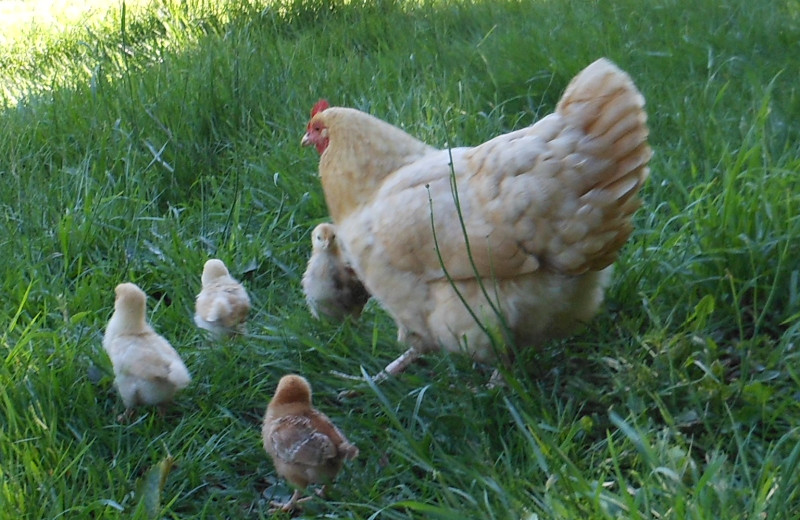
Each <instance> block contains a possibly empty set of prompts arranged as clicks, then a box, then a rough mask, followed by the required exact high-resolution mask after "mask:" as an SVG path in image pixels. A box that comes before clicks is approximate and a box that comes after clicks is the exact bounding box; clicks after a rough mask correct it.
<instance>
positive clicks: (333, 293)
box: [302, 223, 369, 320]
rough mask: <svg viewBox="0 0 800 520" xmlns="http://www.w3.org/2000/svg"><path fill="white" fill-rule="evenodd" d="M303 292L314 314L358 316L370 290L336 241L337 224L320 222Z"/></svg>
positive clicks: (304, 280)
mask: <svg viewBox="0 0 800 520" xmlns="http://www.w3.org/2000/svg"><path fill="white" fill-rule="evenodd" d="M302 285H303V292H304V293H305V295H306V303H307V304H308V308H309V310H310V311H311V314H312V315H313V316H314V317H315V318H317V319H319V317H320V314H322V315H325V316H328V317H330V318H333V319H337V320H341V319H343V318H344V317H345V316H348V315H349V316H352V317H354V318H358V317H359V316H361V311H362V309H363V308H364V305H365V304H366V303H367V300H369V292H368V291H367V289H366V288H365V287H364V284H362V283H361V280H359V279H358V276H356V273H355V272H354V271H353V269H352V268H351V267H350V265H349V264H348V263H347V261H346V260H345V259H344V256H343V255H342V251H341V250H340V249H339V244H338V243H337V241H336V227H335V226H334V225H333V224H327V223H326V224H320V225H318V226H317V227H315V228H314V231H313V232H312V233H311V258H309V260H308V267H307V268H306V272H305V273H304V274H303V280H302Z"/></svg>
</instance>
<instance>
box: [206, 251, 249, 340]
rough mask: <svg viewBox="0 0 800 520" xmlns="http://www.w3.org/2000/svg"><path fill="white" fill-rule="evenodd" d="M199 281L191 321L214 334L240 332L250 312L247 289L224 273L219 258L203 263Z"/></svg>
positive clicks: (223, 334) (218, 335)
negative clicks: (199, 286) (200, 285)
mask: <svg viewBox="0 0 800 520" xmlns="http://www.w3.org/2000/svg"><path fill="white" fill-rule="evenodd" d="M201 282H202V284H203V287H202V289H201V290H200V293H199V294H198V295H197V300H196V301H195V315H194V322H195V323H196V324H197V326H198V327H200V328H202V329H206V330H208V331H210V332H211V333H213V334H214V335H215V336H217V337H221V336H226V335H232V334H243V333H244V332H245V331H246V330H245V320H246V319H247V315H248V314H249V313H250V297H249V296H248V295H247V291H246V290H245V288H244V287H243V286H242V284H241V283H239V281H238V280H236V279H235V278H233V277H232V276H231V275H230V273H229V272H228V268H227V267H226V266H225V263H223V261H222V260H219V259H217V258H212V259H211V260H208V261H207V262H206V263H205V265H204V266H203V275H202V277H201Z"/></svg>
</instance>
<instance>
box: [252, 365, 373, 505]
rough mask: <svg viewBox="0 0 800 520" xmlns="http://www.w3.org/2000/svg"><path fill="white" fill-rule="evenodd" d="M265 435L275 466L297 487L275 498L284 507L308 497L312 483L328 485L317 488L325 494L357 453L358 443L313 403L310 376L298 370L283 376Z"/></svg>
mask: <svg viewBox="0 0 800 520" xmlns="http://www.w3.org/2000/svg"><path fill="white" fill-rule="evenodd" d="M261 436H262V440H263V442H264V449H265V450H266V452H267V453H268V454H269V455H270V457H272V462H273V464H274V465H275V470H276V471H277V472H278V474H279V475H281V476H282V477H284V478H285V479H286V480H288V481H289V483H291V484H292V486H294V487H295V491H294V493H293V494H292V497H291V498H290V499H289V501H288V502H286V503H285V504H280V503H273V505H274V506H276V508H277V509H282V510H283V511H291V510H292V509H294V508H295V507H297V504H298V503H299V502H302V501H304V500H307V498H304V499H301V498H300V497H301V496H302V490H303V489H305V488H306V487H307V486H308V485H309V484H323V486H322V488H320V491H319V493H318V494H320V496H323V495H324V492H325V485H326V484H328V483H329V482H331V481H332V480H333V479H334V478H335V477H336V475H338V474H339V471H340V470H341V469H342V465H343V464H344V461H345V460H351V459H354V458H356V457H357V456H358V448H357V447H356V446H355V445H354V444H352V443H350V441H348V440H347V438H346V437H345V436H344V434H343V433H342V432H341V431H340V430H339V429H338V428H337V427H336V426H335V425H334V424H333V422H331V420H330V419H329V418H328V417H327V416H326V415H325V414H324V413H322V412H320V411H319V410H317V409H315V408H314V407H313V405H312V404H311V386H310V385H309V384H308V381H307V380H306V379H305V378H304V377H302V376H298V375H294V374H290V375H286V376H283V377H282V378H281V380H280V381H278V388H276V389H275V395H274V396H273V398H272V400H271V401H270V402H269V405H267V412H266V414H265V415H264V422H263V425H262V429H261Z"/></svg>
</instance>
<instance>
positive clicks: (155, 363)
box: [103, 283, 192, 420]
mask: <svg viewBox="0 0 800 520" xmlns="http://www.w3.org/2000/svg"><path fill="white" fill-rule="evenodd" d="M115 293H116V299H115V301H114V314H113V315H112V316H111V319H110V320H109V321H108V326H107V327H106V331H105V334H104V335H103V348H104V349H105V351H106V352H107V353H108V357H109V358H110V359H111V364H112V365H113V367H114V384H115V385H116V387H117V390H118V391H119V395H120V397H122V402H123V403H125V413H124V414H122V415H120V416H119V417H118V418H117V419H118V420H123V419H127V418H130V417H131V416H132V415H133V409H134V408H135V407H136V406H139V405H157V406H158V407H159V410H160V411H161V412H163V410H164V406H165V405H166V404H168V403H169V402H171V401H172V398H173V397H174V395H175V393H176V392H177V391H178V390H181V389H183V388H186V386H187V385H188V384H189V383H190V382H191V380H192V378H191V376H190V375H189V371H188V370H187V368H186V365H184V364H183V361H182V360H181V357H180V355H179V354H178V353H177V352H176V351H175V349H174V348H172V346H171V345H170V344H169V342H168V341H167V340H166V339H164V338H163V337H162V336H160V335H159V334H156V332H155V331H154V330H153V328H152V327H151V326H150V324H148V323H147V319H146V316H145V313H146V306H147V301H146V300H147V297H146V295H145V293H144V291H142V290H141V289H140V288H139V287H137V286H136V285H135V284H132V283H123V284H120V285H118V286H117V287H116V289H115Z"/></svg>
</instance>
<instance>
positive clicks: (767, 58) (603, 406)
mask: <svg viewBox="0 0 800 520" xmlns="http://www.w3.org/2000/svg"><path fill="white" fill-rule="evenodd" d="M122 5H124V9H121V8H120V6H119V5H117V4H115V5H114V8H113V9H111V10H110V11H109V13H108V14H107V15H106V16H105V17H99V18H92V19H91V20H90V21H88V22H86V23H81V24H79V25H76V26H70V27H68V28H64V29H63V30H61V31H55V30H50V29H47V28H45V27H34V28H33V29H31V30H29V31H28V32H25V30H24V29H25V28H24V27H23V28H19V27H17V29H19V30H21V31H22V34H23V35H24V38H21V39H16V38H15V39H12V40H9V41H6V42H5V43H4V44H3V45H2V46H0V110H1V112H0V178H2V180H3V185H4V189H3V190H0V210H1V211H2V219H0V223H1V225H2V234H0V237H2V241H3V244H2V245H3V247H2V257H1V260H2V261H1V262H0V287H1V288H2V294H3V298H2V299H1V300H0V339H1V341H0V359H2V364H0V403H2V404H1V405H0V410H2V413H0V518H32V519H39V518H101V517H102V518H153V517H158V518H244V517H247V518H266V517H267V516H269V515H268V513H267V510H268V504H267V502H268V499H269V498H270V497H272V496H275V497H279V498H285V497H286V496H287V495H288V494H289V493H290V490H289V488H288V487H287V486H286V484H285V482H282V481H281V480H280V479H277V478H276V475H275V473H274V471H273V469H272V465H271V464H270V462H269V461H268V459H267V457H266V455H265V454H264V452H263V449H262V448H261V441H260V430H259V429H260V420H261V416H262V414H263V411H264V408H265V406H266V403H267V401H268V399H269V398H270V396H271V393H272V391H273V390H274V387H275V384H276V383H277V380H278V378H279V377H280V376H281V375H283V374H284V373H286V372H299V373H302V374H304V375H306V376H307V377H309V379H310V380H311V381H312V384H313V385H314V389H315V400H316V403H317V405H318V406H319V407H320V408H321V409H322V410H323V411H325V412H326V413H328V414H329V415H331V416H332V417H333V418H334V420H335V421H336V422H337V424H339V426H341V427H342V429H343V430H344V431H345V432H347V434H348V435H349V437H350V439H351V440H353V441H354V442H355V443H356V444H357V445H358V446H359V447H360V448H361V456H360V457H359V458H358V459H357V460H356V461H354V462H353V463H351V464H349V465H348V466H346V469H345V470H344V471H343V473H342V474H341V475H340V478H339V480H338V482H337V484H336V486H335V487H334V490H333V493H332V497H331V499H330V500H328V501H321V500H314V501H312V502H311V503H309V504H308V505H307V509H306V513H305V516H306V517H322V516H329V517H334V518H387V519H404V518H441V519H450V518H452V519H462V518H470V519H506V518H508V519H535V518H542V519H551V518H558V519H574V518H592V519H594V518H659V519H660V518H674V519H684V518H690V519H717V518H726V519H757V518H769V519H773V518H787V519H791V518H797V517H798V516H799V515H800V488H799V487H798V484H800V479H798V474H800V472H799V471H798V469H800V468H799V467H798V466H799V465H800V447H799V446H800V354H799V353H798V352H799V351H798V348H800V260H798V259H800V217H799V215H800V190H798V187H797V186H798V183H797V180H796V178H797V176H798V171H800V145H799V144H798V143H800V92H799V91H798V84H797V71H798V70H800V8H799V7H798V4H797V3H796V2H793V1H788V0H780V1H775V2H771V3H769V5H761V4H759V3H757V2H749V1H747V0H728V1H726V2H716V1H712V0H699V2H686V1H683V2H681V1H678V0H656V1H654V2H649V3H642V2H634V1H632V0H621V1H619V2H578V1H570V0H567V1H559V2H555V1H544V0H540V1H534V2H529V1H512V0H501V1H488V0H486V1H478V0H474V1H469V0H441V1H433V0H429V1H421V2H400V1H391V0H383V1H377V2H368V1H364V2H358V1H349V2H347V1H343V0H341V1H339V0H331V1H325V0H282V1H278V0H276V1H275V2H271V3H270V2H267V1H266V0H264V1H263V2H258V1H251V2H204V1H200V0H194V1H189V2H173V1H171V0H162V1H160V2H154V3H153V4H140V3H137V5H135V6H130V5H125V4H122ZM599 56H608V57H609V58H611V59H613V60H614V61H616V62H617V63H618V64H619V65H620V66H621V67H622V68H624V69H625V70H627V71H629V72H630V74H631V75H632V76H633V78H634V79H635V81H636V83H637V85H638V86H639V87H640V89H641V90H642V92H643V93H644V94H645V97H646V98H647V107H648V113H649V117H650V126H651V138H652V139H651V142H652V145H653V148H654V150H655V155H654V157H653V160H652V163H651V166H652V175H651V179H650V181H649V183H648V184H647V186H646V188H645V190H644V194H643V195H644V199H645V204H644V206H643V208H642V209H641V210H640V211H639V213H637V216H636V232H635V233H634V235H633V237H632V239H631V240H630V242H629V243H628V244H627V245H626V247H625V248H624V250H623V254H622V257H621V258H620V260H619V262H618V268H617V271H616V276H615V279H614V283H613V285H612V287H611V289H610V290H609V293H608V297H607V301H608V303H607V305H606V307H605V310H604V312H603V313H601V314H600V315H599V316H598V317H597V318H596V319H595V320H594V321H593V322H592V323H591V324H590V325H589V327H588V329H587V331H586V332H585V333H582V334H579V335H577V336H575V337H573V338H571V339H570V340H568V341H564V342H562V343H554V344H552V345H550V346H548V347H547V348H546V349H544V350H542V351H540V352H527V353H525V354H524V356H523V359H522V360H521V362H520V363H519V365H518V366H517V367H516V368H515V369H514V370H513V371H512V373H511V374H509V377H508V382H509V385H508V387H507V388H501V389H493V390H487V389H485V387H484V386H483V383H484V382H485V381H486V379H487V377H488V371H487V370H486V369H483V368H480V367H477V370H476V369H474V368H473V367H472V366H471V365H470V363H469V362H468V361H466V360H464V359H460V358H456V357H449V356H446V355H432V356H428V357H427V358H426V362H425V363H424V364H421V365H418V366H415V367H413V368H412V369H411V370H410V371H409V372H408V373H407V374H405V375H403V376H402V377H400V378H399V379H396V380H391V381H389V382H387V383H386V384H384V385H381V386H380V387H373V386H370V385H363V384H362V385H360V386H359V388H361V389H362V390H363V392H362V394H361V395H360V396H358V397H355V398H352V399H350V400H348V401H347V402H346V403H345V404H340V403H339V402H337V400H336V394H337V392H338V391H340V390H342V389H346V388H350V387H352V386H353V385H354V383H353V382H351V381H347V380H345V379H342V378H340V377H338V376H337V375H335V374H333V373H332V372H333V371H338V372H343V373H347V374H352V375H358V374H360V373H361V370H362V367H363V369H364V370H366V371H367V372H368V373H370V374H374V373H375V372H377V371H378V370H379V369H380V368H382V367H383V366H384V365H385V364H386V363H387V362H388V361H390V360H391V359H393V357H394V356H396V355H397V354H398V353H399V352H400V351H401V349H402V347H401V346H399V345H397V344H396V343H395V341H394V335H395V330H394V325H393V324H392V322H391V320H390V319H389V318H388V317H387V316H386V315H385V313H383V312H382V311H381V310H380V309H379V308H378V307H377V306H370V307H369V309H368V311H367V312H366V313H365V314H364V316H363V318H362V319H361V320H360V321H359V322H357V323H345V324H342V325H336V324H331V323H320V322H316V321H313V320H311V319H310V315H309V313H308V311H307V310H306V309H305V307H304V304H303V298H302V295H301V291H300V284H299V282H300V276H301V274H302V272H303V269H304V268H305V261H306V259H307V255H308V251H309V243H310V239H309V232H310V230H311V228H313V226H314V225H315V224H316V223H318V222H320V221H322V220H325V218H326V209H325V204H324V200H323V197H322V194H321V190H320V186H319V183H318V180H317V178H316V168H317V157H316V154H315V153H313V152H312V151H310V150H307V149H301V148H300V147H299V140H300V137H301V135H302V132H303V131H304V127H305V123H306V121H307V118H308V110H309V109H310V107H311V106H312V104H313V103H314V102H315V101H316V100H317V99H318V98H319V97H322V96H325V97H327V98H329V99H330V100H331V101H332V102H333V103H335V104H340V105H348V106H353V107H357V108H361V109H364V110H368V111H370V112H371V113H373V114H375V115H378V116H380V117H381V118H383V119H385V120H388V121H390V122H392V123H394V124H398V125H401V126H403V127H405V128H406V129H407V130H408V131H410V132H411V133H413V134H415V135H417V136H419V137H420V138H422V139H424V140H426V141H428V142H430V143H432V144H436V145H443V144H444V143H446V142H449V143H451V144H454V145H455V144H459V145H460V144H474V143H477V142H480V141H483V140H486V139H488V138H490V137H492V136H494V135H496V134H497V133H499V132H503V131H507V130H510V129H514V128H519V127H521V126H523V125H527V124H529V123H530V122H531V121H533V120H534V119H535V118H537V117H540V116H542V115H544V114H546V113H548V112H550V111H551V110H552V109H553V107H554V105H555V102H556V101H557V99H558V97H559V95H560V93H561V92H562V90H563V88H564V87H565V86H566V84H567V82H568V81H569V79H570V78H571V77H572V76H573V75H574V74H575V73H577V72H578V71H579V70H580V69H581V68H583V67H584V66H585V65H587V64H588V63H590V62H591V61H593V60H594V59H596V58H597V57H599ZM211 256H215V257H219V258H222V259H223V260H224V261H225V262H226V263H227V264H228V265H229V267H231V270H232V272H233V274H234V275H235V276H237V277H240V278H241V279H243V280H244V281H245V284H246V285H247V287H248V290H249V292H250V294H251V297H252V299H253V303H254V310H253V313H252V318H251V322H250V332H251V336H250V337H247V338H243V339H239V340H235V341H233V342H230V343H226V344H218V343H215V342H213V341H211V340H210V339H208V338H207V337H205V336H204V335H203V334H201V332H200V331H198V330H197V329H195V327H194V326H193V324H192V321H191V314H192V308H193V302H194V296H195V294H196V293H197V292H198V290H199V285H200V280H199V278H200V271H201V269H202V265H203V262H204V261H205V260H206V259H207V258H209V257H211ZM122 281H133V282H135V283H137V284H139V285H140V286H141V287H142V288H143V289H145V291H146V292H148V294H149V295H150V296H151V298H150V299H149V301H148V305H149V309H148V315H149V316H150V319H151V321H152V322H153V324H154V326H155V327H156V328H157V329H158V330H159V331H160V332H161V333H162V334H164V335H165V336H166V337H167V338H168V339H169V340H170V341H171V342H172V343H173V345H174V346H175V347H176V348H177V349H178V350H179V351H180V352H181V353H182V355H183V356H184V359H185V360H186V363H187V365H188V367H189V369H190V371H191V372H192V374H193V376H194V381H193V383H192V385H191V386H190V387H189V388H188V389H186V391H184V392H183V393H181V394H180V395H179V397H178V399H177V403H176V406H175V408H174V409H173V411H172V413H170V414H168V415H167V416H166V417H165V418H162V417H159V416H158V415H157V414H154V413H152V411H148V410H144V413H143V414H142V415H141V416H140V418H139V420H137V421H136V422H133V423H131V424H127V425H121V424H118V423H117V422H116V421H115V417H116V415H117V414H118V413H119V412H121V410H122V405H121V402H120V400H119V398H118V396H117V395H116V393H115V391H114V389H113V386H112V375H111V367H110V363H109V361H108V358H107V357H106V355H105V353H104V352H103V350H102V347H101V343H100V342H101V336H102V331H103V329H104V327H105V324H106V322H107V320H108V318H109V316H110V313H111V309H112V306H113V288H114V286H115V285H116V284H117V283H120V282H122ZM168 457H172V458H173V459H174V462H175V465H174V467H172V469H171V471H169V472H167V471H163V472H161V471H160V468H161V467H162V466H160V464H161V463H162V461H165V460H168ZM164 464H165V466H166V465H167V464H166V462H165V463H164ZM162 476H163V477H165V480H164V487H163V489H162V490H161V492H160V494H159V493H158V491H159V486H158V485H157V483H158V480H159V478H161V477H162Z"/></svg>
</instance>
